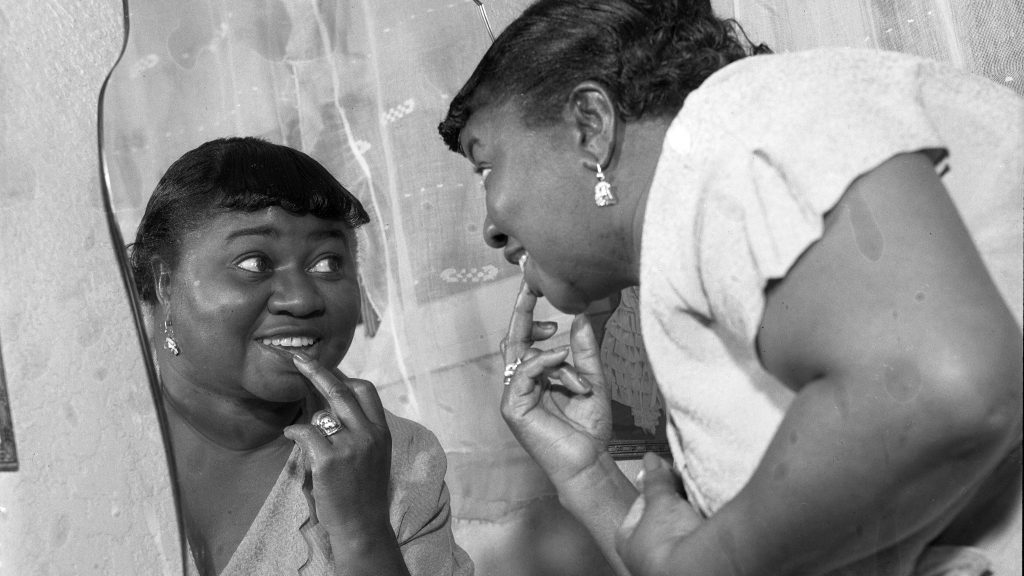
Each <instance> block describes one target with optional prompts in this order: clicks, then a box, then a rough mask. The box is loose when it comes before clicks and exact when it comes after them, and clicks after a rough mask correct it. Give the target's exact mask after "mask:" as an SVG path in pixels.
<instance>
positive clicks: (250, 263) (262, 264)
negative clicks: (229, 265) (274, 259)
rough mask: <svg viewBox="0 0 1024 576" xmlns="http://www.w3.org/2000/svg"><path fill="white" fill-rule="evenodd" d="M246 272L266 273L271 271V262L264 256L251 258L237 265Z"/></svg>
mask: <svg viewBox="0 0 1024 576" xmlns="http://www.w3.org/2000/svg"><path fill="white" fill-rule="evenodd" d="M235 266H238V267H239V268H241V269H242V270H245V271H246V272H266V271H267V270H270V262H268V261H267V259H266V258H265V257H263V256H249V257H248V258H244V259H242V260H241V261H239V262H238V263H236V264H235Z"/></svg>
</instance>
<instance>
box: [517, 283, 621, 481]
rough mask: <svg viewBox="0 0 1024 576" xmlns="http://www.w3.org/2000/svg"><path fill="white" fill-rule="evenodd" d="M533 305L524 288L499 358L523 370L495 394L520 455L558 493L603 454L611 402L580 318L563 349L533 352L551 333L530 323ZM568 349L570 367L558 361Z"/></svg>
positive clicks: (533, 298) (590, 338)
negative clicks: (538, 469) (521, 450)
mask: <svg viewBox="0 0 1024 576" xmlns="http://www.w3.org/2000/svg"><path fill="white" fill-rule="evenodd" d="M536 303H537V297H536V296H534V295H533V294H531V293H530V291H529V288H528V287H527V286H526V285H525V283H524V284H523V286H522V288H521V289H520V291H519V295H518V297H517V298H516V304H515V307H514V309H513V312H512V320H511V323H510V326H509V332H508V337H507V339H506V345H505V346H504V350H503V351H502V352H503V355H504V359H505V363H506V365H508V364H514V363H515V362H516V360H517V359H522V363H521V364H520V365H519V366H518V368H516V370H515V374H514V375H513V376H512V378H511V379H510V381H509V384H508V385H507V386H505V390H504V391H503V393H502V397H501V414H502V416H503V417H504V419H505V422H506V423H507V424H508V426H509V428H510V429H511V430H512V433H513V434H514V435H515V437H516V439H517V440H519V443H520V444H522V445H523V448H525V449H526V451H527V452H528V453H529V454H530V456H532V457H533V459H534V460H535V461H536V462H537V463H538V464H539V465H540V466H541V468H543V469H544V471H545V472H546V473H547V475H548V477H549V478H550V479H551V480H552V482H554V484H555V486H556V487H560V486H562V485H563V483H564V482H565V481H566V480H569V479H571V478H573V477H575V476H577V475H578V474H579V473H580V472H583V471H584V470H586V469H587V468H590V467H592V466H594V465H595V464H596V463H597V461H598V458H599V456H600V455H601V454H603V453H605V451H606V449H607V446H608V440H609V439H610V438H611V430H612V421H611V401H610V398H609V396H608V391H607V389H606V387H605V380H604V374H603V371H602V368H601V360H600V345H599V344H598V342H597V338H596V337H595V336H594V330H593V329H592V328H591V326H590V322H589V321H588V320H587V318H586V316H584V315H582V314H581V315H579V316H577V317H576V318H575V320H574V321H573V323H572V329H571V331H570V336H569V341H570V346H569V347H568V348H567V347H562V348H556V349H554V350H547V351H541V350H537V349H535V348H532V347H531V346H532V345H533V343H534V341H535V340H536V339H542V338H547V337H549V336H550V335H551V333H553V331H550V327H548V326H547V325H546V323H541V322H534V320H533V310H534V307H535V306H536ZM549 332H550V333H549ZM538 336H540V337H541V338H538ZM570 349H571V350H572V355H573V360H574V361H575V363H576V366H575V367H574V366H573V365H571V364H568V363H567V362H566V361H565V360H566V358H567V356H568V354H569V351H570ZM551 378H556V379H558V380H559V381H560V385H555V384H552V383H551V381H550V379H551Z"/></svg>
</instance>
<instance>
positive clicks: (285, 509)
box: [187, 412, 473, 576]
mask: <svg viewBox="0 0 1024 576" xmlns="http://www.w3.org/2000/svg"><path fill="white" fill-rule="evenodd" d="M386 416H387V423H388V428H389V429H390V430H391V445H392V447H391V487H390V490H389V493H390V500H391V509H390V518H391V527H392V528H393V529H394V531H395V534H396V535H397V537H398V544H399V546H400V548H401V551H402V557H403V558H404V559H405V563H406V566H408V568H409V572H410V573H411V574H412V575H413V576H440V575H443V576H448V575H451V576H471V575H472V574H473V563H472V561H471V560H470V559H469V556H468V555H467V554H466V553H465V552H464V551H463V550H462V549H461V548H459V546H458V545H457V544H456V543H455V540H454V539H453V537H452V530H451V515H450V513H451V511H450V509H449V500H448V488H447V485H446V484H445V483H444V475H445V469H446V467H447V464H446V460H445V456H444V452H443V451H442V450H441V445H440V444H439V443H438V441H437V438H436V437H435V436H434V435H433V434H432V433H431V432H430V431H429V430H427V429H426V428H424V427H423V426H421V425H419V424H417V423H415V422H412V421H410V420H406V419H404V418H400V417H398V416H395V415H393V414H391V413H390V412H387V413H386ZM304 470H305V463H304V455H303V453H302V451H301V450H299V448H298V447H297V446H296V447H295V448H293V449H292V452H291V455H290V456H289V457H288V461H287V463H286V464H285V466H284V469H283V470H282V471H281V475H280V476H279V477H278V479H277V482H276V483H275V484H274V487H273V488H272V489H271V490H270V494H269V495H268V496H267V500H266V502H264V504H263V507H262V508H261V509H260V511H259V513H258V514H257V515H256V519H255V520H254V521H253V523H252V527H251V528H249V532H248V533H246V535H245V537H244V538H243V539H242V542H241V543H240V544H239V545H238V549H237V550H235V553H234V555H233V556H232V557H231V560H230V561H229V562H228V564H227V566H225V567H224V570H223V571H222V572H221V573H220V576H282V575H288V574H301V575H302V576H331V575H333V574H334V558H332V557H331V554H330V550H331V545H330V539H329V538H328V535H327V532H326V531H325V530H324V529H323V527H322V526H320V525H319V524H315V523H312V522H311V521H310V514H309V510H310V509H309V507H310V506H311V505H312V500H311V499H310V500H307V491H304V490H303V481H304V476H305V474H304ZM339 481H343V480H341V479H339ZM187 556H188V559H189V562H190V565H189V567H188V570H187V574H188V575H189V576H195V575H198V574H199V571H198V569H197V568H196V566H195V564H194V562H192V554H191V551H190V553H189V554H188V555H187Z"/></svg>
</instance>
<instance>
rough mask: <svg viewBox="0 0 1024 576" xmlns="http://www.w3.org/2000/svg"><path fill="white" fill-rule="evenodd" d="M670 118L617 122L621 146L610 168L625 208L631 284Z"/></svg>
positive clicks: (637, 276) (637, 267) (636, 277)
mask: <svg viewBox="0 0 1024 576" xmlns="http://www.w3.org/2000/svg"><path fill="white" fill-rule="evenodd" d="M671 123H672V117H665V118H654V119H650V120H641V121H637V122H626V123H622V124H620V126H622V128H621V130H622V133H621V134H620V135H619V142H620V145H619V147H618V153H617V154H616V155H615V159H614V161H613V167H614V169H615V180H616V183H617V186H618V188H619V190H620V191H621V193H622V199H623V200H624V202H623V203H624V204H627V206H628V209H627V210H624V211H623V212H622V216H623V220H622V226H623V227H624V234H623V241H624V242H625V243H626V244H627V245H626V246H625V253H624V256H625V258H626V259H627V262H626V268H627V270H626V271H627V274H628V277H629V280H630V285H633V286H636V285H638V284H640V248H641V240H642V238H643V226H644V215H645V214H646V211H647V197H648V194H649V193H650V190H651V184H652V182H653V181H654V174H655V172H656V171H657V169H658V160H659V159H660V158H661V147H662V144H663V142H664V140H665V132H666V131H668V127H669V125H670V124H671Z"/></svg>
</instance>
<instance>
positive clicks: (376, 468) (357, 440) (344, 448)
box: [284, 354, 394, 539]
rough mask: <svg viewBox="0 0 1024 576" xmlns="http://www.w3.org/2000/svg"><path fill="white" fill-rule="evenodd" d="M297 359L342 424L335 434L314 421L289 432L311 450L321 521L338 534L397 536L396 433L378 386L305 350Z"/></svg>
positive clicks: (312, 469)
mask: <svg viewBox="0 0 1024 576" xmlns="http://www.w3.org/2000/svg"><path fill="white" fill-rule="evenodd" d="M294 362H295V366H296V367H297V368H298V369H299V371H300V372H301V373H302V374H303V375H304V376H305V377H306V378H308V379H309V381H310V382H311V383H312V384H313V386H314V387H315V388H316V390H317V391H318V392H319V393H320V394H321V395H323V397H324V398H325V399H326V400H327V403H328V408H329V410H330V412H331V414H332V415H333V416H334V417H335V419H337V420H338V421H339V422H340V423H341V429H340V430H339V431H338V432H337V433H334V434H332V435H330V436H324V435H323V434H322V433H321V432H320V430H319V429H318V428H316V427H315V426H312V425H309V424H295V425H292V426H289V427H288V428H286V429H285V432H284V435H285V437H287V438H289V439H290V440H293V441H295V443H297V444H298V445H299V446H301V447H302V450H303V451H305V453H306V455H307V462H308V466H309V469H308V471H309V472H311V473H312V477H313V490H312V492H313V501H314V505H315V510H314V512H315V514H316V517H317V521H319V522H320V524H321V525H323V526H324V528H325V529H327V530H328V532H330V533H331V534H332V536H336V535H342V534H344V535H347V536H351V537H353V538H360V539H361V538H370V537H380V536H384V535H390V537H391V538H392V539H393V538H394V534H393V533H392V532H391V525H390V518H389V514H388V484H389V480H390V475H391V432H390V430H389V429H388V425H387V422H386V421H385V419H384V406H383V405H382V404H381V401H380V397H379V396H378V395H377V391H376V389H375V388H374V387H373V384H371V383H370V382H367V381H365V380H357V379H353V378H346V377H345V376H344V375H342V374H341V373H340V372H337V371H332V370H328V369H327V368H325V367H323V366H321V365H319V364H317V363H315V362H313V361H311V360H310V359H309V358H307V357H305V355H301V354H297V355H296V356H295V359H294Z"/></svg>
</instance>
